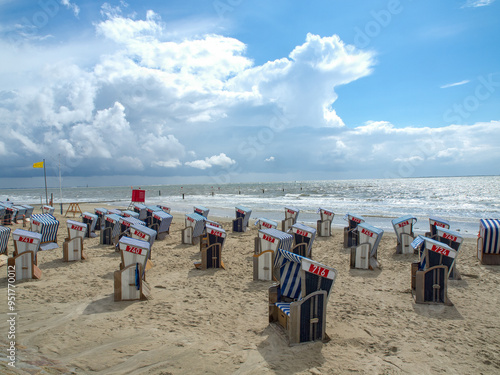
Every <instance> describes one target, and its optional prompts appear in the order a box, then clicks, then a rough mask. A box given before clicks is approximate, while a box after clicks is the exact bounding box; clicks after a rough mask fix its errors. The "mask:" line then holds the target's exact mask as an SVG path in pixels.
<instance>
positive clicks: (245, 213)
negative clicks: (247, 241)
mask: <svg viewBox="0 0 500 375" xmlns="http://www.w3.org/2000/svg"><path fill="white" fill-rule="evenodd" d="M235 211H236V219H234V220H233V232H245V231H246V230H247V228H248V221H249V220H250V215H251V214H252V210H251V209H249V208H248V207H244V206H236V207H235Z"/></svg>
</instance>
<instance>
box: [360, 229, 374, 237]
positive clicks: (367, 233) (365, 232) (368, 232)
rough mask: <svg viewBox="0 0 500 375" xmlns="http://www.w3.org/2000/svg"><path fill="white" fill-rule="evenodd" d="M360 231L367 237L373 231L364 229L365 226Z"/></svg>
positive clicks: (371, 234)
mask: <svg viewBox="0 0 500 375" xmlns="http://www.w3.org/2000/svg"><path fill="white" fill-rule="evenodd" d="M361 233H363V234H366V235H367V236H368V237H373V232H370V231H369V230H366V229H365V228H363V229H361Z"/></svg>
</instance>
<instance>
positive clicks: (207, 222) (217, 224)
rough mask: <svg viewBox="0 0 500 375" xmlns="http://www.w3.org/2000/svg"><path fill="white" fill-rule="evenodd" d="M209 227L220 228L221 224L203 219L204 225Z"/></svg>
mask: <svg viewBox="0 0 500 375" xmlns="http://www.w3.org/2000/svg"><path fill="white" fill-rule="evenodd" d="M207 224H208V225H211V226H213V227H216V228H222V224H221V223H218V222H216V221H212V220H208V219H205V225H207Z"/></svg>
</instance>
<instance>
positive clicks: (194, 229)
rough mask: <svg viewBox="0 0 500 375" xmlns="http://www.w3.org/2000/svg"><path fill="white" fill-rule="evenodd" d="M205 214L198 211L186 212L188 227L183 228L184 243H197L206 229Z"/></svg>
mask: <svg viewBox="0 0 500 375" xmlns="http://www.w3.org/2000/svg"><path fill="white" fill-rule="evenodd" d="M205 220H206V218H205V217H204V216H201V215H200V214H197V213H192V214H186V219H185V222H186V227H185V228H184V229H183V230H182V234H181V235H182V243H183V244H190V245H195V242H196V241H198V240H199V238H200V236H201V235H202V234H203V231H204V230H205Z"/></svg>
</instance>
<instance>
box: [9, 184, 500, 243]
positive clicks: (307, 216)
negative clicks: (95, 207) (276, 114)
mask: <svg viewBox="0 0 500 375" xmlns="http://www.w3.org/2000/svg"><path fill="white" fill-rule="evenodd" d="M138 187H139V186H135V188H138ZM141 188H142V189H144V190H146V204H148V203H150V204H160V203H161V204H165V205H167V206H170V207H171V208H172V211H173V212H177V213H188V212H192V210H193V205H202V206H205V207H207V208H209V209H210V215H213V216H217V217H234V215H235V214H234V207H235V206H237V205H242V206H245V207H248V208H250V209H251V210H252V216H251V218H252V219H256V218H258V217H265V218H268V219H271V220H275V221H280V220H282V219H283V218H284V207H285V206H289V207H295V208H297V209H299V210H300V213H299V218H298V220H299V222H303V223H306V224H310V225H314V226H315V225H316V220H317V219H318V218H319V215H318V213H317V210H318V208H319V207H323V208H326V209H330V210H332V211H333V212H334V213H335V218H334V221H333V225H334V226H336V227H343V226H345V224H346V222H345V221H344V220H343V217H344V215H345V214H346V213H347V212H350V213H356V214H358V215H361V216H363V217H364V218H365V220H366V221H367V222H368V223H370V224H371V225H374V226H377V227H380V228H382V229H384V230H389V231H393V228H392V224H391V220H392V219H393V218H397V217H399V216H403V215H407V214H411V215H414V216H416V217H417V218H418V222H417V224H416V227H415V230H416V232H417V233H423V232H425V231H427V230H428V226H429V222H428V218H429V216H437V217H440V218H443V219H446V220H449V221H450V222H451V229H453V230H459V231H460V232H462V234H463V235H465V236H468V237H471V236H475V235H477V232H478V228H479V220H480V219H482V218H499V217H500V176H479V177H436V178H408V179H380V180H375V179H372V180H339V181H297V182H275V183H242V184H224V185H219V186H215V185H211V184H200V185H182V186H181V185H154V186H141ZM48 194H49V199H50V195H51V194H53V196H54V202H55V205H56V206H58V204H59V203H60V202H61V199H60V192H59V189H49V191H48ZM183 195H184V197H183ZM131 196H132V193H131V187H130V186H126V187H72V188H63V190H62V202H63V203H70V202H96V203H97V202H102V203H103V205H106V204H110V205H118V206H127V205H128V204H129V203H130V201H131ZM7 198H9V200H11V201H13V202H15V203H18V204H30V205H34V206H35V207H39V206H37V205H40V204H41V203H42V202H43V203H45V189H43V188H40V189H0V201H4V200H6V199H7ZM35 212H36V211H35ZM210 215H209V218H210Z"/></svg>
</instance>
